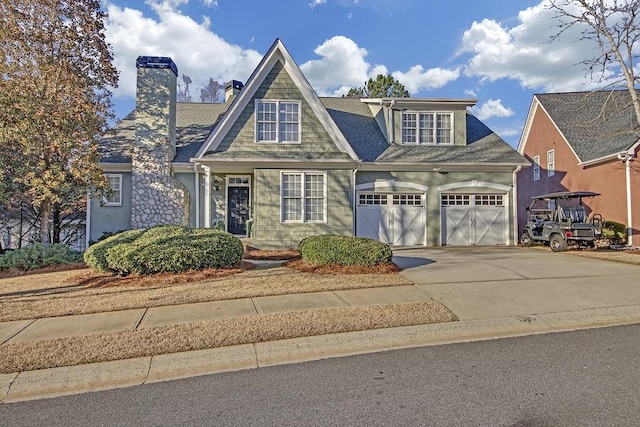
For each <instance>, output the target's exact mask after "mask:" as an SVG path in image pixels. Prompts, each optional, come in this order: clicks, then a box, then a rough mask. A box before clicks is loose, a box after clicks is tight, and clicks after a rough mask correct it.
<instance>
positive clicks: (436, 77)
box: [392, 65, 460, 93]
mask: <svg viewBox="0 0 640 427" xmlns="http://www.w3.org/2000/svg"><path fill="white" fill-rule="evenodd" d="M392 75H393V77H395V78H396V80H398V81H399V82H400V83H402V84H403V85H404V87H405V88H406V89H407V90H408V91H409V93H417V92H420V91H421V90H423V89H437V88H440V87H442V86H445V85H446V84H447V83H449V82H451V81H453V80H456V79H457V78H458V77H460V68H456V69H454V70H447V69H444V68H431V69H429V70H426V71H425V69H424V68H423V67H422V65H414V66H413V67H411V68H410V69H409V71H407V72H406V73H403V72H401V71H394V72H393V73H392Z"/></svg>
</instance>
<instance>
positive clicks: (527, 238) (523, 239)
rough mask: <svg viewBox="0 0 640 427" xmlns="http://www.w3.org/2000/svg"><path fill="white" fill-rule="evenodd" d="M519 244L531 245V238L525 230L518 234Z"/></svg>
mask: <svg viewBox="0 0 640 427" xmlns="http://www.w3.org/2000/svg"><path fill="white" fill-rule="evenodd" d="M520 244H521V245H522V246H524V247H526V248H528V247H529V246H533V239H532V238H531V236H530V235H529V233H527V232H526V231H525V232H524V233H522V235H521V236H520Z"/></svg>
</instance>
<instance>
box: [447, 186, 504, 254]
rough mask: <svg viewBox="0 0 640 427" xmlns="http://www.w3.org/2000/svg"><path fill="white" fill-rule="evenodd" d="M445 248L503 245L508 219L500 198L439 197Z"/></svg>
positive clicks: (496, 196) (464, 195)
mask: <svg viewBox="0 0 640 427" xmlns="http://www.w3.org/2000/svg"><path fill="white" fill-rule="evenodd" d="M441 200H442V205H441V206H442V242H443V244H445V245H462V246H464V245H504V244H506V241H507V237H506V236H507V234H506V232H507V225H508V221H507V218H508V217H507V215H506V207H505V204H504V196H503V195H502V194H442V198H441Z"/></svg>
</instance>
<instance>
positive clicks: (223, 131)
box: [195, 39, 358, 160]
mask: <svg viewBox="0 0 640 427" xmlns="http://www.w3.org/2000/svg"><path fill="white" fill-rule="evenodd" d="M278 61H280V62H281V63H282V66H283V67H284V69H285V70H286V71H287V73H288V74H289V76H290V77H291V79H292V80H293V82H294V83H295V84H296V86H297V87H298V90H299V91H300V93H301V94H302V96H303V97H304V99H305V101H307V103H308V104H309V106H310V107H311V109H312V110H313V112H314V113H315V115H316V116H317V117H318V119H319V121H320V123H321V124H322V125H323V127H324V129H325V130H326V132H327V133H328V134H329V135H330V137H331V139H332V140H333V141H334V142H335V143H336V146H337V147H338V149H339V150H340V151H342V152H343V153H345V154H347V155H348V156H349V157H350V158H351V159H353V160H358V157H357V155H356V153H355V152H354V151H353V149H352V148H351V146H350V145H349V143H348V142H347V139H346V138H345V137H344V135H343V134H342V132H340V129H339V128H338V126H337V125H336V123H335V122H334V121H333V119H332V118H331V116H330V115H329V113H328V112H327V109H326V108H325V107H324V106H323V105H322V103H321V102H320V99H319V98H318V95H316V92H315V91H314V90H313V88H312V87H311V85H310V84H309V82H308V81H307V79H306V78H305V76H304V74H302V71H301V70H300V68H299V67H298V65H297V64H296V63H295V61H294V60H293V58H292V57H291V55H290V54H289V52H288V51H287V49H286V48H285V47H284V44H283V43H282V42H281V41H280V39H276V41H275V42H274V43H273V45H271V47H270V48H269V51H268V52H267V53H266V55H265V56H264V57H263V58H262V61H260V64H258V66H257V67H256V69H255V70H254V72H253V74H251V76H250V77H249V80H248V81H247V83H246V85H245V86H244V88H242V90H241V91H240V93H239V94H238V95H237V96H236V98H235V99H234V100H233V102H232V103H231V106H230V107H229V110H228V111H227V113H226V114H225V115H224V117H223V118H222V120H221V121H220V123H219V124H218V126H216V127H215V129H214V130H213V132H212V133H211V135H209V137H208V138H207V140H206V141H205V143H204V144H203V146H202V147H201V148H200V150H198V153H197V154H196V155H195V157H203V156H204V155H205V154H207V153H208V152H212V151H215V149H216V148H217V147H218V146H219V145H220V143H221V142H222V140H223V139H224V137H225V136H226V135H227V133H228V132H229V130H230V129H231V126H232V125H233V124H234V123H235V122H236V120H237V119H238V117H239V116H240V114H242V112H243V111H244V109H245V108H246V107H247V105H248V103H249V102H250V101H251V99H252V98H253V96H254V95H255V93H256V91H257V90H258V89H259V88H260V86H261V85H262V83H263V82H264V80H265V78H266V77H267V75H268V74H269V72H270V71H271V69H272V68H273V67H274V65H275V64H276V62H278Z"/></svg>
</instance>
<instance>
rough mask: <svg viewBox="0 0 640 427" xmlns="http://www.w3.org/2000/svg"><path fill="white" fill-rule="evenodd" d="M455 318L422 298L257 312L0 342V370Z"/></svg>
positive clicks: (74, 363) (16, 370)
mask: <svg viewBox="0 0 640 427" xmlns="http://www.w3.org/2000/svg"><path fill="white" fill-rule="evenodd" d="M455 320H457V319H456V317H455V316H454V315H453V313H451V312H450V311H449V310H448V309H447V308H446V307H445V306H443V305H442V304H440V303H438V302H436V301H430V302H426V303H413V304H396V305H375V306H356V307H344V308H334V309H318V310H306V311H298V312H288V313H273V314H260V315H253V316H244V317H238V318H227V319H217V320H212V321H207V322H199V323H192V324H182V325H174V326H164V327H155V328H150V329H139V330H137V331H120V332H114V333H105V334H95V335H87V336H81V337H72V338H60V339H54V340H48V341H38V342H29V343H15V344H5V345H3V346H0V373H10V372H19V371H25V370H34V369H44V368H52V367H58V366H72V365H78V364H84V363H93V362H102V361H108V360H119V359H127V358H133V357H141V356H153V355H158V354H165V353H176V352H182V351H190V350H200V349H206V348H215V347H222V346H229V345H238V344H248V343H257V342H264V341H273V340H280V339H287V338H295V337H304V336H313V335H322V334H332V333H341V332H349V331H360V330H369V329H378V328H391V327H398V326H411V325H419V324H428V323H440V322H450V321H455Z"/></svg>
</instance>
